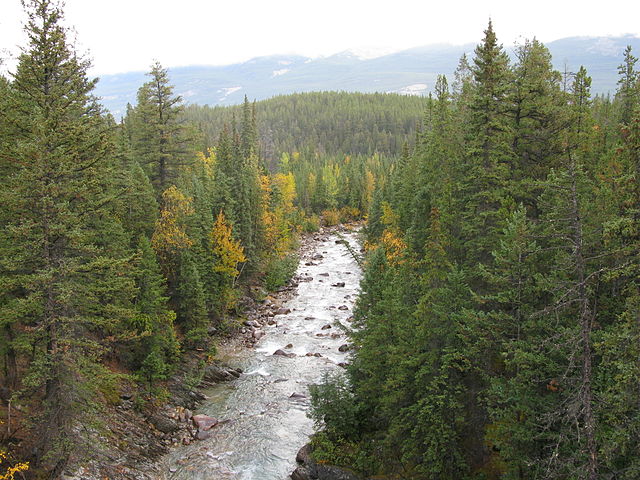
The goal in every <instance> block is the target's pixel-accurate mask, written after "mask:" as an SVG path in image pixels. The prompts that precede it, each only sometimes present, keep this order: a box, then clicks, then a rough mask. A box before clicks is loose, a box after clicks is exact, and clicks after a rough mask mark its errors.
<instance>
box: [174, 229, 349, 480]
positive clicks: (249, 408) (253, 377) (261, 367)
mask: <svg viewBox="0 0 640 480" xmlns="http://www.w3.org/2000/svg"><path fill="white" fill-rule="evenodd" d="M344 237H345V238H346V239H347V240H348V241H349V242H350V244H351V245H352V246H356V245H357V243H356V237H355V234H353V233H345V234H344ZM320 238H321V240H319V241H315V242H314V243H313V244H312V245H311V248H310V249H307V251H306V252H305V253H304V256H303V257H302V259H301V261H300V265H299V267H298V271H297V275H298V276H299V277H302V278H304V277H312V278H313V279H312V280H311V281H309V282H300V285H299V287H298V293H297V295H295V296H294V297H293V298H292V299H291V300H289V301H287V302H285V303H283V307H285V308H289V309H291V313H289V314H287V315H276V317H275V320H276V321H277V324H276V325H274V326H265V327H264V328H265V331H266V335H265V336H264V337H262V338H261V339H260V341H259V342H258V343H257V344H256V345H255V349H251V348H245V349H239V350H236V351H235V352H233V355H232V356H231V357H229V358H225V359H224V360H225V361H226V362H227V363H228V364H229V365H230V366H233V367H240V368H242V369H243V370H244V372H245V373H244V375H242V376H241V377H240V378H239V379H238V380H236V381H234V382H230V383H223V384H219V385H216V386H215V387H213V388H211V389H209V390H206V391H204V393H205V394H206V395H207V396H208V400H207V401H206V402H205V403H204V404H203V405H202V406H201V408H199V409H198V411H197V412H196V413H203V414H206V415H211V416H213V417H216V418H218V419H219V420H226V419H229V420H231V421H230V422H228V423H226V424H224V425H219V426H217V427H215V433H214V435H213V436H212V437H211V438H209V439H207V440H203V441H199V442H195V443H193V444H191V445H189V446H182V447H179V448H178V449H176V450H175V451H173V452H171V453H170V454H169V455H168V456H167V457H166V458H165V461H164V462H163V463H164V467H163V470H164V471H165V472H166V476H165V477H164V478H165V479H212V480H213V479H215V480H221V479H242V480H285V479H288V478H289V474H290V473H291V472H292V471H293V470H294V469H295V466H296V463H295V456H296V453H297V451H298V450H299V449H300V447H302V446H303V445H304V444H305V443H306V442H307V440H308V438H309V435H310V434H311V433H312V432H313V422H312V421H311V420H310V419H309V418H308V417H307V411H308V409H309V392H308V387H309V385H312V384H315V383H319V382H321V381H322V378H323V376H324V375H325V374H326V373H330V372H335V371H339V370H341V369H340V367H339V366H338V365H337V364H338V363H340V362H344V361H345V360H346V357H347V356H348V353H343V352H340V351H339V350H338V349H339V347H340V346H341V345H343V344H344V343H346V338H345V335H344V332H343V330H342V329H341V328H340V325H345V326H348V325H349V322H348V320H347V319H348V317H350V316H351V314H352V309H353V304H354V301H355V298H356V295H357V292H358V285H359V282H360V275H361V273H360V269H359V267H358V265H357V264H356V262H355V260H354V259H353V257H352V256H351V255H350V254H349V252H348V251H347V248H346V247H345V246H344V245H342V244H337V243H336V240H338V239H339V237H338V236H336V235H333V234H332V235H326V236H322V235H320ZM318 255H322V257H323V258H319V257H318ZM314 256H316V257H315V258H316V259H313V260H312V257H314ZM305 263H312V265H305ZM342 282H344V287H342V286H335V285H336V284H340V283H342ZM332 285H334V286H332ZM340 307H342V309H340ZM345 307H346V309H345ZM327 325H331V328H326V326H327ZM322 327H325V329H323V328H322ZM332 334H333V335H332ZM336 334H339V336H338V335H336ZM332 336H333V337H334V338H332ZM289 344H291V345H292V347H289V348H285V347H286V346H287V345H289ZM278 349H283V350H284V351H286V352H291V353H295V354H296V356H295V357H293V358H288V357H282V356H274V355H273V353H274V352H275V351H276V350H278ZM307 353H319V354H320V355H322V356H321V357H317V356H306V354H307ZM293 394H298V395H294V397H293V398H291V396H292V395H293ZM300 394H301V395H304V397H301V396H300Z"/></svg>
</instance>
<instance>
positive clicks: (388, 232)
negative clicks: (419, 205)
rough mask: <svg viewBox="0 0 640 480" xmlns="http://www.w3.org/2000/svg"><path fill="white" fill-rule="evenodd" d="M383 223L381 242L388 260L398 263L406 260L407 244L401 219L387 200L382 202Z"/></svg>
mask: <svg viewBox="0 0 640 480" xmlns="http://www.w3.org/2000/svg"><path fill="white" fill-rule="evenodd" d="M381 221H382V224H383V225H384V226H385V229H384V231H383V232H382V236H381V237H380V243H381V244H382V245H383V246H384V251H385V253H386V256H387V262H389V264H391V265H397V264H399V263H402V262H403V260H404V253H405V251H406V249H407V245H406V243H405V242H404V240H403V239H402V236H401V235H402V234H401V231H400V219H399V217H398V214H397V213H395V212H394V211H393V209H392V208H391V205H389V204H388V203H387V202H383V203H382V218H381Z"/></svg>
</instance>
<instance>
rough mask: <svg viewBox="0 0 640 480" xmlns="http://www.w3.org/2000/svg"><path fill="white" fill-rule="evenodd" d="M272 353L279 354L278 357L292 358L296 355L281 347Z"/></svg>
mask: <svg viewBox="0 0 640 480" xmlns="http://www.w3.org/2000/svg"><path fill="white" fill-rule="evenodd" d="M273 354H274V355H276V356H279V357H288V358H293V357H295V356H296V354H295V353H287V352H285V351H284V350H282V349H280V348H279V349H278V350H276V351H275V352H273Z"/></svg>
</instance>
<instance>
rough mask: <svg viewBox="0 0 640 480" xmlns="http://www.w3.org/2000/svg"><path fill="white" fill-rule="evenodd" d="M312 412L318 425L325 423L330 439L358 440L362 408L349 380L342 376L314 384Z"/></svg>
mask: <svg viewBox="0 0 640 480" xmlns="http://www.w3.org/2000/svg"><path fill="white" fill-rule="evenodd" d="M309 391H310V392H311V413H310V416H311V418H312V419H313V420H314V422H315V424H316V426H321V425H324V427H325V431H326V432H327V434H328V435H329V438H330V439H337V438H345V439H349V440H357V439H358V438H359V436H360V433H361V432H362V428H361V425H362V420H361V418H360V413H359V412H360V408H359V405H358V403H357V402H356V399H355V398H354V395H353V393H352V392H351V389H350V388H349V386H348V384H347V381H346V380H345V379H344V378H343V377H341V376H337V375H336V376H334V377H328V376H326V377H325V378H324V381H323V382H322V383H321V384H319V385H312V386H311V387H310V388H309Z"/></svg>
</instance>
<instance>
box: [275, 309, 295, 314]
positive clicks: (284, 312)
mask: <svg viewBox="0 0 640 480" xmlns="http://www.w3.org/2000/svg"><path fill="white" fill-rule="evenodd" d="M290 313H291V309H290V308H279V309H278V310H276V315H289V314H290Z"/></svg>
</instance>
